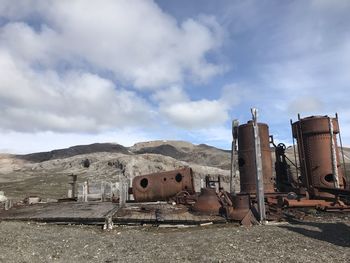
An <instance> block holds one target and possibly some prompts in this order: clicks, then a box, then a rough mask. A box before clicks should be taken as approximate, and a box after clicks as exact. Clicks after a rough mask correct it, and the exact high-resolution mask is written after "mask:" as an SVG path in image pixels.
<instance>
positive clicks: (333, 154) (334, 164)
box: [328, 117, 339, 188]
mask: <svg viewBox="0 0 350 263" xmlns="http://www.w3.org/2000/svg"><path fill="white" fill-rule="evenodd" d="M328 125H329V136H330V139H331V159H332V172H333V181H334V187H335V188H339V177H338V167H337V152H336V149H335V142H334V130H333V119H332V118H331V117H328Z"/></svg>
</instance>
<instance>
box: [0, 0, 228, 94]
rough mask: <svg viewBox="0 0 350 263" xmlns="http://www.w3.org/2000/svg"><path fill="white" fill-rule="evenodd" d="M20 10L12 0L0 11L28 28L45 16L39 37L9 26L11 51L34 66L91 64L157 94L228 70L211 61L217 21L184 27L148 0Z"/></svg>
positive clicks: (216, 41)
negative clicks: (208, 56)
mask: <svg viewBox="0 0 350 263" xmlns="http://www.w3.org/2000/svg"><path fill="white" fill-rule="evenodd" d="M20 3H21V5H19V6H17V5H15V4H13V1H5V3H4V6H5V7H4V8H3V10H0V12H1V11H2V15H3V16H5V17H6V16H7V17H10V18H12V16H14V17H16V18H17V19H23V20H24V21H26V20H28V19H30V17H31V16H33V15H34V14H35V15H39V16H41V17H42V18H43V23H44V24H40V26H39V29H38V30H37V31H34V30H33V29H31V28H29V27H28V26H26V25H23V24H21V23H14V24H11V23H10V24H8V25H7V26H5V28H4V30H3V32H2V35H3V36H2V39H3V41H5V43H3V45H7V48H8V49H10V50H12V51H13V53H16V54H17V55H19V56H21V57H22V58H24V59H28V60H31V61H32V62H40V63H53V64H54V65H57V63H60V62H61V61H66V62H68V63H70V64H73V65H76V64H77V61H86V62H87V63H89V64H90V65H92V66H93V67H94V68H95V69H97V70H107V71H111V72H113V73H114V75H115V76H116V77H117V78H118V79H120V80H123V81H126V82H127V83H131V84H133V85H134V86H135V87H138V88H149V89H154V88H159V87H163V86H166V85H171V84H176V83H182V82H183V81H184V80H185V78H186V76H188V78H190V79H195V80H198V81H206V80H207V79H208V78H210V77H212V76H214V75H216V74H218V73H220V72H221V71H222V70H223V68H222V67H221V66H219V65H216V64H213V63H210V62H208V61H207V59H206V57H205V56H206V54H207V53H208V52H210V51H213V50H215V49H216V48H218V47H219V46H220V44H221V31H220V26H219V25H218V23H217V22H216V21H215V19H214V18H212V17H200V18H198V19H197V20H195V19H187V20H185V21H184V22H183V23H181V24H178V23H177V21H176V20H175V19H173V18H172V17H171V16H169V15H167V14H166V13H164V12H163V11H162V10H161V9H159V8H158V6H157V5H156V4H155V3H153V2H152V1H146V0H142V1H140V0H128V1H112V0H104V1H97V0H92V1H88V2H87V1H83V0H76V1H74V2H72V1H67V0H63V1H48V3H46V4H45V3H44V4H43V3H40V2H38V1H32V2H31V5H25V4H24V3H23V2H20ZM14 6H17V7H18V8H19V10H18V12H15V11H13V9H14V8H13V7H14ZM6 7H7V8H6ZM45 66H47V64H45Z"/></svg>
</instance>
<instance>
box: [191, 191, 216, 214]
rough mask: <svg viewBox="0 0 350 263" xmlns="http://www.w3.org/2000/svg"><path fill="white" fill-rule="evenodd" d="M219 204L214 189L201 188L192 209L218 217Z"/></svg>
mask: <svg viewBox="0 0 350 263" xmlns="http://www.w3.org/2000/svg"><path fill="white" fill-rule="evenodd" d="M220 208H221V203H220V200H219V197H218V195H217V194H216V190H215V189H214V188H202V189H201V193H200V195H199V196H198V199H197V202H196V203H195V204H194V205H193V207H192V209H193V211H195V212H198V213H201V214H206V215H219V214H220Z"/></svg>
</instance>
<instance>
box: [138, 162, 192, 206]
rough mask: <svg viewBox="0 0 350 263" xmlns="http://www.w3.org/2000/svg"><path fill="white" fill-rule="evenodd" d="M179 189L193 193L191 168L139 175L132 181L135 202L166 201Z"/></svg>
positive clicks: (179, 190)
mask: <svg viewBox="0 0 350 263" xmlns="http://www.w3.org/2000/svg"><path fill="white" fill-rule="evenodd" d="M181 191H186V192H188V193H190V194H193V193H194V184H193V172H192V169H191V168H183V169H178V170H173V171H168V172H160V173H153V174H147V175H140V176H136V177H135V178H134V179H133V181H132V193H133V195H134V199H135V201H136V202H153V201H166V200H169V198H171V197H173V196H175V195H176V194H177V193H179V192H181Z"/></svg>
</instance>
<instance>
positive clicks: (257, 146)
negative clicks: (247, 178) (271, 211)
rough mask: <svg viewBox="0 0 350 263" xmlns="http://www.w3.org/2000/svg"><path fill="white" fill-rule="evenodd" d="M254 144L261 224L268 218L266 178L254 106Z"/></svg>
mask: <svg viewBox="0 0 350 263" xmlns="http://www.w3.org/2000/svg"><path fill="white" fill-rule="evenodd" d="M251 113H252V119H253V132H254V142H255V143H254V146H255V165H256V199H257V203H258V213H259V221H260V223H261V224H264V223H265V220H266V209H265V196H264V180H263V171H262V155H261V142H260V134H259V126H258V109H256V108H252V109H251Z"/></svg>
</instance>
